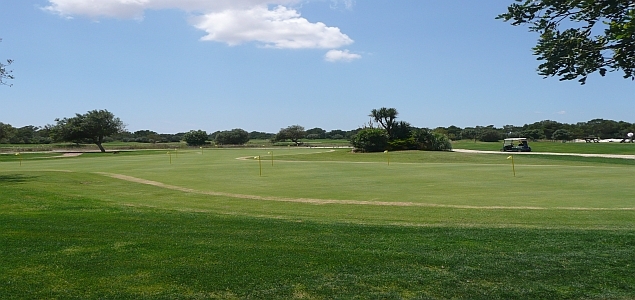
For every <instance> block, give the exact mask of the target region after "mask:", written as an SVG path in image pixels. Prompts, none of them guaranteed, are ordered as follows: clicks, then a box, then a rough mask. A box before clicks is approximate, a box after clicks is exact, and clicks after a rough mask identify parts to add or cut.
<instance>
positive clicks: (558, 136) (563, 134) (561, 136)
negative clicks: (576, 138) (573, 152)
mask: <svg viewBox="0 0 635 300" xmlns="http://www.w3.org/2000/svg"><path fill="white" fill-rule="evenodd" d="M551 139H552V140H560V141H562V142H565V141H568V140H571V132H569V131H568V130H566V129H558V130H556V131H554V132H553V135H551Z"/></svg>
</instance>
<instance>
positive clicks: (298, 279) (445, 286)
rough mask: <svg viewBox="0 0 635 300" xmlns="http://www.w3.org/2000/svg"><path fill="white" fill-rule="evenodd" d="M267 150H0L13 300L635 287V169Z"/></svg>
mask: <svg viewBox="0 0 635 300" xmlns="http://www.w3.org/2000/svg"><path fill="white" fill-rule="evenodd" d="M270 151H271V150H270V149H268V150H267V149H241V150H230V149H207V150H205V151H204V152H203V154H202V155H201V154H200V152H199V151H179V154H178V155H179V156H178V157H176V154H173V157H172V159H173V162H172V164H170V163H169V156H168V155H167V153H166V152H164V151H144V152H138V153H137V152H131V153H128V152H120V153H119V154H116V155H113V154H106V155H103V154H98V153H96V154H89V155H82V156H80V157H76V158H63V159H48V158H45V157H39V156H33V157H32V158H33V159H30V160H27V159H26V158H27V156H26V155H25V157H24V158H25V160H24V161H23V165H22V166H21V167H20V166H19V165H18V164H17V161H15V160H11V159H14V157H13V156H0V245H2V247H0V298H2V299H22V298H130V299H132V298H134V299H156V298H185V299H209V298H212V299H244V298H256V299H350V298H360V299H375V298H381V299H447V298H471V299H510V298H527V299H581V298H585V299H631V298H632V297H633V295H634V294H635V269H634V268H633V260H632V258H633V257H635V209H634V208H635V200H633V199H634V198H633V195H634V194H635V187H634V186H633V185H632V178H635V176H634V175H635V171H634V170H633V167H632V164H631V162H630V161H629V160H617V159H595V158H593V159H587V158H585V160H577V159H570V157H568V156H563V157H560V156H559V157H547V156H518V157H516V164H517V165H516V171H517V177H513V176H512V174H511V166H510V164H509V163H510V161H508V160H505V157H504V156H500V155H477V154H461V153H438V152H416V151H413V152H395V153H389V154H388V155H386V154H383V153H377V154H353V153H350V151H347V150H336V151H332V152H329V151H328V150H322V149H274V150H273V151H274V153H273V154H274V162H273V163H274V165H273V166H271V161H270V160H268V158H270V156H269V154H268V153H267V152H270ZM31 155H36V154H31ZM257 155H261V158H262V159H263V160H262V161H261V163H262V167H263V176H262V177H261V176H259V175H258V174H259V167H258V161H257V160H254V159H253V157H254V156H257ZM239 157H244V158H246V159H236V158H239ZM3 158H10V159H5V160H2V159H3ZM265 158H267V159H265ZM388 158H390V165H388ZM95 172H108V173H115V174H121V175H126V176H132V177H136V178H141V179H145V180H152V181H156V182H160V183H162V184H164V185H166V184H167V185H170V186H167V188H166V186H164V187H157V186H153V185H148V184H140V183H136V182H130V181H125V180H121V179H116V178H112V177H109V176H105V175H102V174H101V173H95ZM170 187H171V188H170ZM179 189H180V190H179ZM184 189H187V190H184ZM236 194H238V195H236ZM242 196H248V197H242ZM252 196H258V197H265V199H264V200H263V199H262V198H260V200H258V199H256V198H255V197H252ZM250 197H251V198H250ZM300 200H310V201H300ZM324 200H333V201H331V202H324Z"/></svg>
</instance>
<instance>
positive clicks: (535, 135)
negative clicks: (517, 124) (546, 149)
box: [520, 129, 545, 141]
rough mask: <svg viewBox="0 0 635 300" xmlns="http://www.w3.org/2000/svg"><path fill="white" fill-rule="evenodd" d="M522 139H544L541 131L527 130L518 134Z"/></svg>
mask: <svg viewBox="0 0 635 300" xmlns="http://www.w3.org/2000/svg"><path fill="white" fill-rule="evenodd" d="M520 135H522V136H523V137H527V138H530V139H531V140H532V141H536V140H539V139H544V138H545V134H544V132H543V131H542V129H527V130H523V131H521V132H520Z"/></svg>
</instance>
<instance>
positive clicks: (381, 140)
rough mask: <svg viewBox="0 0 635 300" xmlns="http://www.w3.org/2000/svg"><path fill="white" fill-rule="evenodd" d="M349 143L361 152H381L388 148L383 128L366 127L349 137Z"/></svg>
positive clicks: (386, 136)
mask: <svg viewBox="0 0 635 300" xmlns="http://www.w3.org/2000/svg"><path fill="white" fill-rule="evenodd" d="M351 144H352V145H353V147H355V148H356V149H358V150H360V151H363V152H381V151H384V150H387V149H388V135H387V134H386V131H384V130H383V129H378V128H366V129H362V130H360V131H359V132H358V133H357V134H356V135H355V136H354V137H353V138H352V139H351Z"/></svg>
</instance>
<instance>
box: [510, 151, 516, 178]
mask: <svg viewBox="0 0 635 300" xmlns="http://www.w3.org/2000/svg"><path fill="white" fill-rule="evenodd" d="M511 157H512V172H514V177H516V165H515V164H514V156H513V155H512V156H511Z"/></svg>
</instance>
